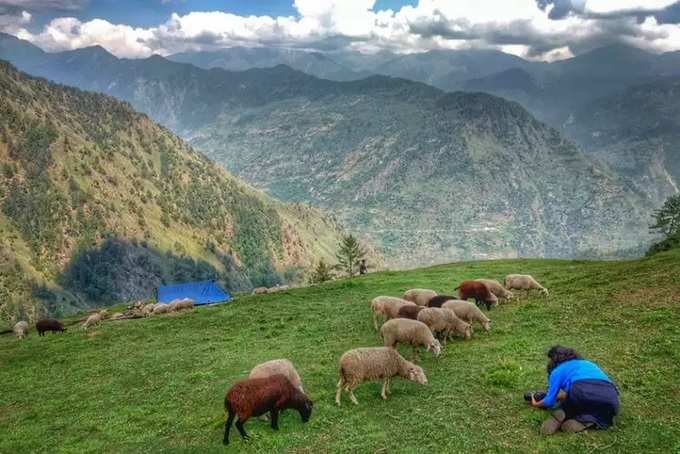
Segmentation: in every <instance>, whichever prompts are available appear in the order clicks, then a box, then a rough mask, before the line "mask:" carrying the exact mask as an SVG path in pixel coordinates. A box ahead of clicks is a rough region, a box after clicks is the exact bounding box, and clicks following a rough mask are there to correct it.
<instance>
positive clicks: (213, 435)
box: [0, 249, 680, 453]
mask: <svg viewBox="0 0 680 454" xmlns="http://www.w3.org/2000/svg"><path fill="white" fill-rule="evenodd" d="M514 272H523V273H529V274H532V275H533V276H535V277H536V278H537V279H538V280H539V281H540V282H541V283H542V284H544V285H545V286H546V287H547V288H548V289H549V290H550V295H551V296H550V298H547V299H546V298H545V297H542V296H539V295H528V296H527V295H523V296H522V297H521V299H520V300H519V301H515V302H512V303H509V304H505V305H502V306H500V307H498V308H496V309H493V310H492V311H490V312H489V315H490V317H491V319H492V325H493V326H492V330H491V331H490V332H488V333H487V332H484V331H483V330H480V329H477V330H475V334H474V337H473V339H472V340H470V341H462V340H457V341H454V342H450V343H449V345H447V347H446V348H445V349H444V351H443V353H442V355H441V356H440V357H439V358H438V359H434V358H432V356H431V355H425V354H423V355H422V361H421V363H420V364H421V365H422V366H423V368H424V369H425V372H426V373H427V376H428V380H429V384H428V385H427V386H419V385H416V384H413V383H410V382H406V381H403V380H400V379H397V380H394V382H393V384H392V395H391V396H390V398H389V400H388V401H382V399H381V398H380V396H379V392H380V386H381V385H380V384H379V383H374V384H364V385H362V386H360V387H359V388H358V389H357V391H356V392H355V393H356V396H357V399H358V400H359V403H360V405H359V406H357V407H355V406H352V405H350V404H349V403H348V401H347V400H346V399H345V400H344V401H343V406H342V407H336V406H335V403H334V394H335V384H336V382H337V361H338V359H339V357H340V355H341V354H342V353H343V352H345V351H346V350H348V349H351V348H356V347H361V346H375V345H380V339H379V337H378V335H377V333H376V332H375V331H374V330H373V327H372V322H371V312H370V307H369V305H370V300H371V298H373V297H375V296H377V295H383V294H386V295H401V294H402V292H403V291H404V290H406V289H409V288H414V287H426V288H433V289H435V290H438V291H440V292H451V291H452V290H453V288H454V287H455V286H456V285H457V284H458V283H459V282H461V281H462V280H464V279H469V278H478V277H489V278H496V279H502V278H503V276H505V275H506V274H508V273H514ZM679 294H680V249H675V250H672V251H669V252H665V253H660V254H657V255H655V256H653V257H652V258H648V259H642V260H634V261H570V260H525V259H520V260H499V261H482V262H464V263H456V264H450V265H443V266H437V267H432V268H425V269H418V270H414V271H407V272H382V273H374V274H369V275H367V276H363V277H361V278H355V279H346V280H339V281H334V282H330V283H326V284H323V285H319V286H314V287H308V288H300V289H295V290H289V291H284V292H281V293H277V294H272V295H257V296H247V297H242V298H238V299H237V300H235V301H234V302H232V303H229V304H224V305H218V306H214V307H204V308H198V309H195V310H194V311H193V312H189V313H184V314H181V315H177V316H157V317H152V318H149V319H139V320H129V321H123V322H105V323H103V324H102V325H101V326H99V327H97V328H95V329H93V330H91V331H89V332H84V331H82V330H80V329H79V328H78V327H76V326H70V329H69V331H67V332H66V333H64V334H61V335H59V334H55V335H48V336H46V337H44V338H39V337H38V336H37V335H36V333H35V331H32V332H31V333H30V334H29V337H28V338H27V339H25V340H23V341H18V340H16V339H15V338H13V337H11V336H9V335H8V336H0V365H2V367H0V383H2V384H3V392H2V393H0V421H1V424H0V452H31V451H40V450H42V449H44V447H45V446H50V447H51V449H54V450H55V451H63V452H76V451H78V452H80V451H92V452H146V451H155V452H158V451H165V450H170V451H179V452H201V453H204V452H239V453H265V452H290V453H326V452H327V453H337V452H340V453H354V452H376V451H385V452H407V453H410V452H422V451H423V450H429V451H432V452H504V453H505V452H517V453H519V452H522V453H524V452H554V453H558V452H559V453H561V452H575V453H586V452H599V451H603V452H620V453H638V452H650V453H652V452H653V453H657V452H658V453H661V452H678V450H680V395H679V394H678V393H679V389H678V386H677V377H678V376H679V374H680V349H678V348H677V346H678V345H679V344H680V331H679V330H678V326H680V306H679V305H678V295H679ZM68 322H69V321H68V320H67V323H68ZM555 343H561V344H564V345H569V346H573V347H575V348H577V349H578V350H579V351H580V352H581V353H582V354H584V355H585V356H586V357H587V358H590V359H593V360H595V361H596V362H597V363H598V364H600V365H601V366H602V367H603V368H604V370H605V371H606V372H607V373H608V374H609V375H610V376H611V377H612V378H613V379H614V380H615V381H616V383H617V385H618V386H619V388H620V390H621V402H622V412H621V414H620V416H619V417H618V419H617V421H616V425H615V426H614V427H613V428H612V429H610V430H608V431H604V432H588V433H585V434H580V435H566V434H557V435H555V436H553V437H541V436H540V435H539V433H538V429H539V426H540V424H541V422H542V421H543V419H544V418H545V417H546V415H547V414H546V413H545V412H544V411H539V410H535V409H531V408H530V407H529V406H528V405H527V404H526V403H525V402H524V401H523V400H522V394H523V393H524V392H525V391H527V390H534V389H540V388H542V387H544V386H545V379H546V376H545V353H546V350H547V348H548V347H549V346H550V345H552V344H555ZM400 350H401V351H402V353H404V354H410V348H409V347H400ZM281 357H286V358H289V359H290V360H292V361H293V363H294V364H295V365H296V368H297V370H298V371H299V372H300V375H301V377H302V379H303V383H304V387H305V390H307V391H308V392H309V394H310V396H311V398H312V399H313V400H314V402H315V405H314V413H313V414H312V418H311V420H310V422H309V423H307V424H305V425H303V424H302V423H301V422H300V418H299V415H297V413H296V412H294V411H288V412H285V413H284V415H283V416H282V417H281V418H280V427H281V430H280V431H279V432H273V431H272V430H271V429H270V427H269V425H268V424H267V423H265V422H262V421H258V420H257V419H252V420H250V421H249V422H248V423H247V430H248V432H249V434H250V436H251V437H252V439H251V440H250V441H248V442H245V443H244V442H242V441H241V440H239V439H238V437H236V436H235V437H234V439H233V441H232V444H231V445H230V446H229V447H228V448H226V449H225V448H224V447H223V446H222V445H221V440H222V433H223V425H224V413H223V398H224V393H225V391H226V390H227V389H228V388H229V387H230V386H231V385H232V384H233V383H234V382H235V381H237V380H239V379H242V378H244V377H246V376H247V374H248V372H249V370H250V369H251V368H252V367H253V366H254V365H256V364H259V363H261V362H263V361H266V360H269V359H273V358H281ZM232 435H234V434H233V433H232Z"/></svg>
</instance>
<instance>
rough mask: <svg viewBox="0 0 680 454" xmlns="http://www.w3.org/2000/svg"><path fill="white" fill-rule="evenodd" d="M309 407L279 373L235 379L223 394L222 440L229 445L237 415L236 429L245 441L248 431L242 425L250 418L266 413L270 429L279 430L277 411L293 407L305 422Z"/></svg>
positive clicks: (304, 398)
mask: <svg viewBox="0 0 680 454" xmlns="http://www.w3.org/2000/svg"><path fill="white" fill-rule="evenodd" d="M312 406H313V404H312V401H311V400H309V398H308V397H307V396H306V395H305V394H304V393H303V392H301V391H300V390H299V389H297V388H296V387H295V386H293V385H292V384H291V383H290V381H288V379H287V378H286V377H285V376H283V375H281V374H277V375H272V376H271V377H266V378H248V379H246V380H242V381H240V382H237V383H236V384H234V386H232V387H231V388H230V389H229V391H227V394H226V395H225V397H224V409H225V412H226V413H227V421H226V422H225V423H224V438H223V439H222V443H223V444H225V445H227V444H229V431H230V430H231V424H232V423H233V422H234V418H235V417H236V416H238V420H237V421H236V429H238V431H239V433H240V434H241V438H242V439H244V440H245V439H247V438H248V434H246V431H245V428H244V427H243V425H244V424H245V422H246V421H247V420H248V419H249V418H250V417H252V416H261V415H264V414H265V413H267V412H269V415H270V419H271V427H272V429H274V430H279V411H281V410H285V409H287V408H294V409H295V410H297V411H298V412H299V413H300V416H301V417H302V422H307V421H309V417H310V416H311V415H312Z"/></svg>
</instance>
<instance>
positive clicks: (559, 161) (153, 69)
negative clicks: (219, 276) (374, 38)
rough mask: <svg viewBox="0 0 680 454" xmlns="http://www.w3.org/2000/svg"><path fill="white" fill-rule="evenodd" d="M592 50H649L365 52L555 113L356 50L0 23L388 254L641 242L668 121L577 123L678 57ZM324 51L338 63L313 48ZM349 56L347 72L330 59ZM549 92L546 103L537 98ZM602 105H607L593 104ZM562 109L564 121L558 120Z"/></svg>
mask: <svg viewBox="0 0 680 454" xmlns="http://www.w3.org/2000/svg"><path fill="white" fill-rule="evenodd" d="M24 48H25V49H24ZM17 49H24V50H17ZM594 52H595V51H594ZM599 52H601V53H604V54H605V55H606V56H609V57H611V59H612V61H615V62H620V63H621V66H620V67H625V65H628V64H629V62H631V61H633V62H635V61H644V62H653V63H654V64H651V63H650V64H649V65H647V66H644V67H642V69H639V68H640V67H639V66H636V67H635V68H637V69H636V70H635V71H631V72H630V73H629V74H626V75H625V76H620V77H619V80H618V81H615V80H611V78H609V79H608V77H609V76H607V74H606V71H605V70H604V69H603V68H604V66H603V65H604V64H603V65H600V66H599V68H600V73H598V72H597V71H596V69H597V68H598V65H597V64H596V63H597V62H601V61H604V60H605V59H604V57H603V55H599V56H598V54H597V53H594V54H592V53H591V55H588V54H584V55H582V56H579V57H576V58H574V59H571V60H566V61H564V62H558V63H552V64H547V63H535V62H527V61H525V60H522V59H519V58H518V57H514V56H510V55H507V54H502V53H500V52H495V51H479V52H478V53H475V52H474V51H466V52H462V51H461V52H459V53H458V54H456V53H454V52H448V51H442V52H439V53H437V52H429V53H426V54H416V55H410V56H400V57H399V56H397V57H395V56H392V57H394V58H390V55H385V54H384V53H383V54H381V55H380V56H379V58H376V64H377V65H378V66H379V67H380V68H382V69H380V70H379V71H380V72H385V73H391V74H392V75H395V76H400V77H407V78H411V79H422V77H420V76H419V75H418V71H420V73H421V75H422V74H425V73H427V74H428V78H427V79H424V81H425V82H428V83H430V84H432V85H436V86H440V87H442V88H447V89H451V90H454V89H465V90H477V89H483V91H488V92H490V93H495V94H498V95H502V96H505V97H507V98H510V99H516V100H517V101H518V102H520V103H521V104H523V105H524V106H527V107H528V109H529V110H530V111H531V112H534V113H536V114H537V115H538V117H539V118H543V119H544V120H546V121H549V122H550V123H552V124H554V125H555V126H557V130H555V129H551V128H550V127H548V126H546V125H545V124H542V123H541V122H540V121H537V120H536V119H535V118H534V117H533V116H532V114H531V113H529V112H527V110H525V109H524V108H523V107H522V106H520V105H519V104H516V103H513V102H509V101H506V100H504V99H501V98H498V97H494V96H489V95H483V94H479V93H467V94H466V93H462V92H457V93H451V94H447V93H446V92H443V91H441V90H439V89H437V88H434V87H432V86H429V85H425V84H423V83H419V82H414V81H410V80H406V79H393V78H389V77H385V76H370V77H365V75H366V73H369V74H370V73H372V72H375V71H378V69H376V68H372V67H371V65H370V64H369V62H367V61H366V60H365V59H363V57H361V56H359V55H337V56H332V55H331V56H323V55H321V56H319V55H316V56H315V55H299V54H285V53H281V52H262V51H258V52H253V51H244V50H243V49H238V51H236V50H234V51H233V52H232V51H226V50H225V51H219V52H215V53H213V54H209V55H208V54H207V53H200V54H196V55H192V54H184V55H175V56H171V57H170V58H172V59H175V60H181V61H190V62H192V63H194V64H186V63H178V62H173V61H170V60H168V59H165V58H162V57H159V56H154V57H151V58H148V59H141V60H126V59H118V58H116V57H114V56H112V55H110V54H108V53H107V52H106V51H105V50H104V49H101V48H86V49H80V50H77V51H69V52H62V53H58V54H47V53H44V52H42V51H40V49H38V48H36V47H35V46H32V45H31V44H29V43H27V42H22V41H20V40H17V39H16V38H13V37H7V36H6V35H5V36H4V37H3V39H2V40H0V58H8V59H10V60H11V61H13V62H14V63H15V64H17V65H18V66H19V67H20V68H21V69H23V70H25V71H28V72H30V73H32V74H36V75H40V76H43V77H48V78H50V79H53V80H55V81H58V82H60V83H65V84H69V85H75V86H79V87H81V88H85V89H88V90H94V91H102V92H105V93H107V94H111V95H113V96H116V97H118V98H120V99H123V100H126V101H129V102H130V103H132V105H133V106H134V107H135V108H137V109H139V110H141V111H143V112H146V113H148V114H149V115H150V116H152V118H154V119H155V120H156V121H159V122H160V123H161V124H163V125H165V126H167V127H169V128H171V129H172V130H174V131H176V132H177V133H179V134H181V135H182V136H183V137H184V138H186V139H188V140H190V141H191V142H192V143H193V144H194V145H195V146H196V147H197V148H199V149H200V150H202V151H203V152H204V153H206V154H207V155H208V156H209V157H211V158H213V159H214V160H216V161H217V162H219V163H221V164H223V165H224V166H225V167H226V168H228V169H229V170H231V171H233V172H234V173H236V174H237V175H239V176H241V177H243V178H244V179H246V180H247V181H248V182H250V183H251V184H253V185H255V186H257V187H259V188H261V189H264V190H265V191H267V192H268V193H269V194H271V195H273V196H275V197H277V198H280V199H282V200H284V201H289V202H305V203H311V204H312V205H314V206H318V207H320V208H324V209H327V210H330V211H332V212H333V213H334V214H335V215H336V216H337V217H338V219H339V220H340V221H341V222H342V223H343V224H345V225H346V226H348V227H349V228H350V229H352V230H354V231H356V232H357V233H358V234H360V235H361V236H362V237H363V238H365V239H367V240H369V241H371V242H372V243H373V244H374V245H375V246H376V247H377V248H378V250H380V251H381V252H382V253H384V254H385V256H386V258H387V261H388V263H389V264H391V265H392V266H399V267H411V266H415V265H418V264H424V263H437V262H444V261H450V260H456V259H465V258H492V257H508V256H551V257H574V256H613V255H637V254H640V253H641V252H642V251H643V250H644V248H645V247H646V244H648V242H649V241H650V237H649V233H648V224H649V219H650V218H649V215H650V213H651V210H652V209H654V208H655V207H657V206H659V204H660V203H661V201H662V200H663V199H664V198H665V197H667V196H668V195H669V194H671V193H673V192H674V191H676V190H677V172H676V171H675V170H674V167H673V165H672V164H671V162H674V161H673V156H677V148H676V147H675V146H674V145H673V144H674V143H676V142H674V140H675V138H674V133H673V130H672V129H673V128H668V132H667V133H666V134H665V135H663V137H661V136H659V137H661V138H660V139H658V140H661V141H662V142H663V144H664V145H663V146H662V147H659V146H656V145H658V144H657V143H656V142H654V140H657V139H656V136H650V133H649V131H650V130H649V129H648V130H647V132H643V133H642V135H641V136H639V137H637V138H635V137H633V135H632V131H633V130H632V129H630V128H623V129H621V131H620V134H619V135H615V136H613V135H609V136H607V137H609V139H608V142H607V143H603V142H602V141H598V140H594V137H595V136H598V137H602V140H604V136H602V135H601V133H599V132H598V131H594V130H589V128H590V127H594V126H595V125H596V124H597V123H594V122H593V121H591V120H590V119H589V117H588V114H594V113H595V112H596V110H594V109H593V108H592V107H591V106H593V105H595V104H597V103H598V102H604V101H600V99H606V98H603V97H601V96H598V95H599V92H600V91H602V90H601V87H602V86H604V85H607V86H608V89H607V90H606V93H602V94H603V95H604V94H608V96H611V97H612V99H615V98H616V97H617V96H625V95H622V93H625V90H628V89H631V90H633V89H634V88H633V87H634V86H636V85H638V84H641V83H643V82H645V83H646V84H647V86H648V87H655V86H656V84H657V81H659V83H661V82H660V81H662V80H671V79H668V78H662V77H661V76H662V75H672V74H673V73H674V72H675V71H676V70H677V69H678V68H680V66H678V65H675V63H674V62H675V60H674V59H675V58H676V55H675V54H664V55H661V56H653V55H652V54H647V53H644V52H642V51H637V50H634V49H631V48H626V47H622V46H618V47H616V46H614V47H610V48H603V49H601V50H600V51H599ZM596 57H597V58H596ZM285 58H287V59H288V60H286V62H287V63H289V64H291V65H292V66H296V65H301V66H303V65H307V67H308V68H312V67H314V68H315V69H308V71H309V72H312V73H316V74H317V75H318V76H319V77H325V78H326V79H323V78H321V79H320V78H318V77H314V76H312V75H309V74H305V73H303V72H301V71H296V70H293V69H291V68H290V67H288V66H282V65H279V66H274V67H271V68H262V67H260V66H265V65H266V64H267V62H271V63H278V62H280V61H282V60H284V59H285ZM332 58H336V60H333V63H332V64H331V63H328V65H326V64H325V63H324V62H326V60H332ZM352 59H354V60H352ZM631 59H632V60H631ZM640 59H642V60H640ZM645 59H646V60H645ZM310 60H311V61H312V62H314V64H315V65H317V66H314V65H312V64H311V63H310ZM301 62H302V63H301ZM337 62H340V63H337ZM347 62H351V64H349V63H347ZM610 63H611V62H610ZM251 64H252V65H253V66H254V67H253V68H251V69H246V68H247V67H248V66H249V65H251ZM195 65H199V66H203V67H204V68H208V67H211V66H220V67H229V68H231V69H240V70H242V71H226V70H224V69H221V68H212V69H204V68H199V67H198V66H195ZM229 65H237V66H236V67H231V66H229ZM350 67H351V68H352V72H351V73H344V75H337V74H339V73H338V72H337V71H340V70H343V71H344V69H347V68H350ZM332 68H335V69H332ZM409 68H410V69H409ZM326 70H327V72H324V71H326ZM336 70H337V71H336ZM409 71H411V72H409ZM588 71H590V72H593V71H594V74H595V75H598V74H599V76H598V77H599V79H598V77H595V79H594V80H595V82H594V84H593V89H592V90H590V91H588V90H585V91H583V93H582V94H580V95H579V96H571V95H570V93H571V92H573V91H574V90H576V89H575V87H577V86H578V81H579V78H580V77H584V75H585V74H587V73H588ZM334 72H335V74H336V76H334V75H333V73H334ZM332 78H336V79H341V80H342V81H334V80H328V79H332ZM347 79H355V80H347ZM664 83H668V82H664ZM598 84H600V85H598ZM501 85H502V86H501ZM551 87H553V88H555V87H562V88H563V90H562V91H554V90H552V89H550V88H551ZM595 92H598V93H595ZM548 93H549V94H548ZM579 93H581V91H579ZM577 98H578V99H577ZM591 98H592V99H591ZM566 99H571V100H573V101H574V102H572V103H569V102H567V101H564V100H566ZM560 100H562V101H564V102H562V101H560ZM612 102H613V103H614V102H616V101H612ZM652 104H654V106H656V104H655V103H653V102H652ZM551 105H555V106H558V107H556V108H555V109H552V110H550V111H548V110H546V109H545V108H544V107H545V106H551ZM612 105H613V104H612ZM654 106H650V108H653V107H654ZM607 109H611V105H610V106H609V107H607V105H606V104H603V105H602V106H601V107H600V110H602V111H603V112H607ZM663 112H665V110H664V108H662V107H661V108H660V115H661V116H663V115H665V114H664V113H663ZM565 115H566V116H567V118H568V120H569V121H566V122H564V124H556V123H560V122H562V119H563V117H564V116H565ZM603 115H604V116H605V117H606V116H607V115H609V113H606V114H603ZM671 117H672V115H668V118H671ZM631 118H636V117H635V116H632V117H631ZM612 124H613V123H612ZM629 132H630V133H631V134H630V136H629ZM653 137H654V138H653ZM569 139H572V140H574V141H576V142H577V143H578V144H579V145H580V147H579V146H576V145H574V144H573V143H572V142H570V141H569ZM640 141H642V142H643V143H644V144H645V146H646V147H647V149H648V150H649V152H648V156H653V157H654V159H653V160H652V161H651V162H650V161H648V160H647V159H643V158H640V160H639V161H640V165H639V166H638V167H639V168H641V171H640V172H639V173H636V172H635V171H632V170H630V169H629V171H626V168H625V167H626V165H625V162H627V161H629V159H630V153H632V150H633V148H631V147H636V146H637V145H633V144H636V143H640ZM655 144H656V145H655ZM660 150H661V151H660ZM619 157H620V159H619ZM676 161H677V159H676ZM648 163H649V164H648ZM642 174H645V175H647V176H646V177H644V178H643V177H641V176H640V175H642Z"/></svg>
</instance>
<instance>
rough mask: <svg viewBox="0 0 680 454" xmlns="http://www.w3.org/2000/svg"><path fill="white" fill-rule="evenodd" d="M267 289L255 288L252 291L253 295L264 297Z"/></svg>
mask: <svg viewBox="0 0 680 454" xmlns="http://www.w3.org/2000/svg"><path fill="white" fill-rule="evenodd" d="M268 292H269V289H268V288H267V287H257V288H256V289H254V290H253V295H264V294H265V293H268Z"/></svg>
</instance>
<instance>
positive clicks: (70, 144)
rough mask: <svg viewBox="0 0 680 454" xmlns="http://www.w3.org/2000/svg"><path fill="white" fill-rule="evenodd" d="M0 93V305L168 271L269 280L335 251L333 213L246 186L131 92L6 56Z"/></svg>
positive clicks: (87, 299)
mask: <svg viewBox="0 0 680 454" xmlns="http://www.w3.org/2000/svg"><path fill="white" fill-rule="evenodd" d="M0 99H2V103H1V104H0V110H1V112H0V161H1V162H2V169H0V170H1V176H0V230H1V231H2V234H1V235H0V260H1V262H0V269H1V271H2V273H0V310H1V311H2V314H0V315H2V316H5V317H6V316H8V314H13V313H20V312H29V315H32V314H33V311H35V313H39V312H41V311H44V310H45V309H48V310H49V311H50V312H53V313H59V312H63V311H69V310H72V309H74V308H75V307H82V306H84V305H87V304H93V303H97V304H100V305H101V304H108V303H111V302H113V301H116V300H123V299H129V298H137V297H149V296H151V295H152V294H153V290H154V288H155V287H156V286H157V285H158V284H160V283H161V282H163V281H176V280H186V279H220V280H222V281H223V282H224V283H225V284H226V286H227V287H229V288H231V289H240V288H248V287H250V286H252V285H260V284H269V285H271V284H274V283H276V282H277V281H279V280H280V279H281V277H282V275H284V274H286V273H287V274H288V275H290V274H291V273H294V272H295V271H296V270H299V269H300V268H306V267H309V266H311V265H312V264H314V263H315V262H316V260H317V259H318V258H329V257H332V256H333V251H334V247H335V244H336V242H337V240H338V236H339V229H338V227H337V226H336V225H335V223H334V222H333V221H332V220H331V219H329V218H327V217H326V216H325V215H323V214H322V213H320V212H318V211H316V210H314V209H310V208H307V207H305V206H302V205H299V204H298V205H284V204H282V203H279V202H276V201H274V200H272V199H270V198H269V197H267V196H265V195H264V194H262V193H260V192H258V191H256V190H254V189H252V188H250V187H248V186H246V185H245V184H243V183H241V182H239V181H238V180H236V179H235V178H234V177H232V176H230V175H229V174H228V173H227V172H225V171H224V170H223V169H222V168H221V167H220V166H218V165H216V164H214V163H212V162H211V161H209V160H208V159H206V158H205V157H203V156H202V155H201V154H199V153H196V152H195V151H193V150H192V149H191V147H190V146H189V145H187V144H186V143H185V142H183V141H182V140H181V139H179V138H177V137H176V136H174V135H173V134H172V133H170V132H169V131H168V130H166V129H164V128H162V127H159V126H158V125H156V124H155V123H154V122H153V121H151V120H150V119H149V118H148V117H147V116H146V115H143V114H139V113H137V112H135V111H134V110H132V108H131V107H130V106H129V105H128V104H126V103H122V102H120V101H117V100H115V99H113V98H111V97H108V96H105V95H101V94H95V93H89V92H83V91H80V90H78V89H73V88H66V87H63V86H57V85H54V84H52V83H48V82H47V81H44V80H36V79H32V78H29V77H27V76H25V75H23V74H21V73H19V72H18V71H16V70H15V69H14V68H12V67H11V66H10V65H8V64H6V63H4V62H3V63H1V64H0ZM34 308H35V309H34Z"/></svg>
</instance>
